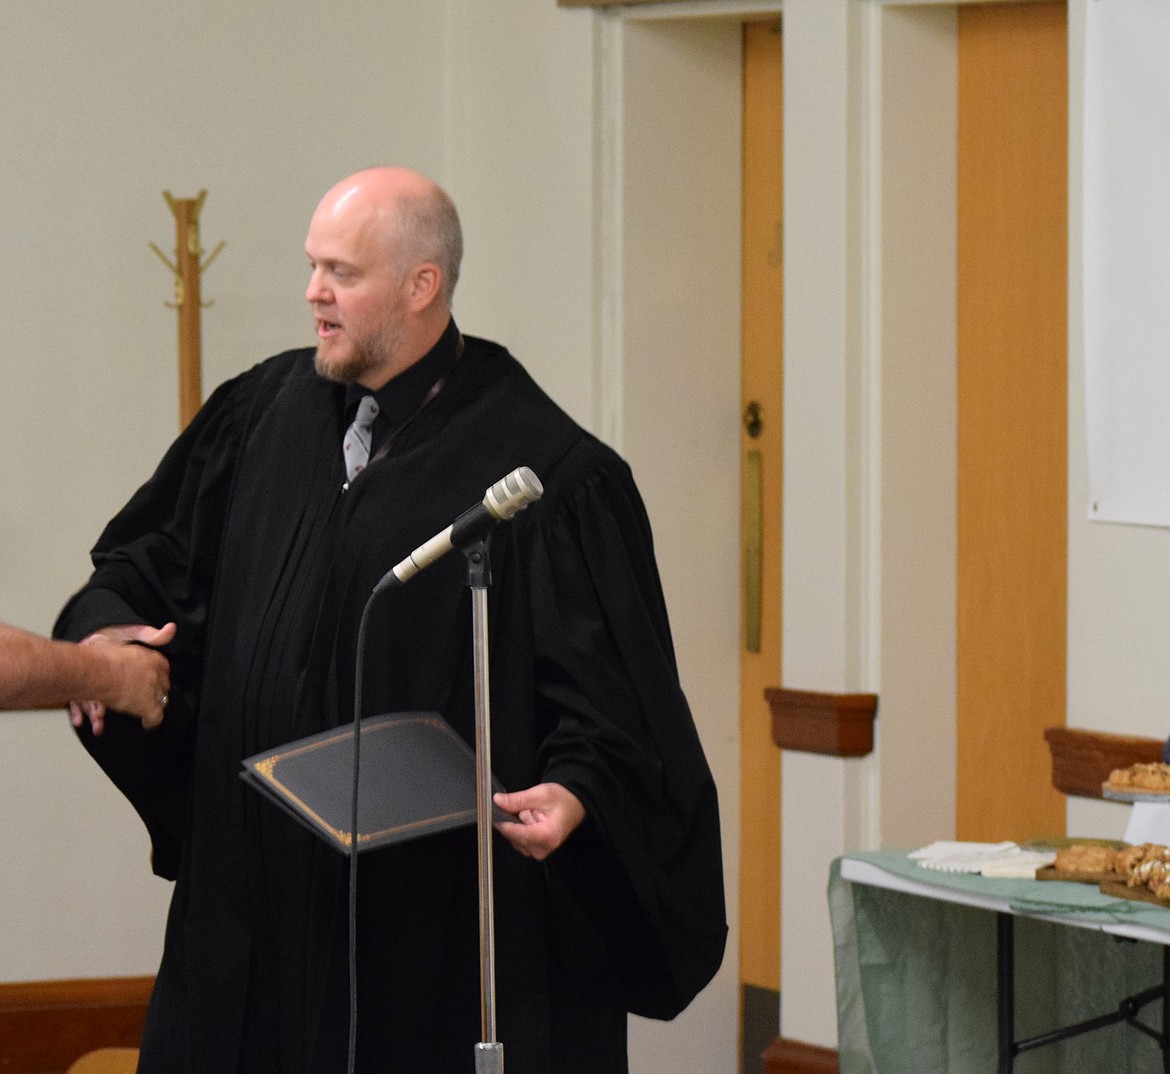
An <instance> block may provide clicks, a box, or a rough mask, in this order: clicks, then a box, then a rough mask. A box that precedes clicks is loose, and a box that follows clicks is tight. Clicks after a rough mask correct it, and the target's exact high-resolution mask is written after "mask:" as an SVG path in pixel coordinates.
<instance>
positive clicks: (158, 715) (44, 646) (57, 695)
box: [0, 623, 175, 727]
mask: <svg viewBox="0 0 1170 1074" xmlns="http://www.w3.org/2000/svg"><path fill="white" fill-rule="evenodd" d="M143 630H145V631H148V632H149V636H150V640H146V639H145V638H144V639H142V640H144V641H146V644H149V645H165V644H167V643H168V642H169V641H170V640H171V638H173V637H174V633H175V627H174V624H172V623H168V624H167V625H166V626H165V627H163V628H162V629H161V630H153V629H152V628H143ZM87 640H88V639H87ZM169 689H170V667H169V665H168V663H167V659H166V657H165V656H163V655H162V654H161V653H157V652H155V651H153V649H150V648H146V647H144V646H143V645H115V644H103V645H98V644H86V645H74V644H73V643H72V642H64V641H50V640H49V639H48V638H42V637H39V636H38V635H36V634H30V633H28V632H26V631H23V630H18V629H17V628H15V627H10V626H3V625H0V708H5V709H42V708H54V707H56V706H58V705H66V704H69V705H70V707H71V709H72V708H73V706H74V705H75V704H83V705H87V706H89V705H92V706H100V708H101V715H102V716H103V717H104V713H105V707H106V706H108V707H110V708H112V709H116V710H118V711H120V712H128V713H130V714H132V715H134V716H137V717H139V718H140V719H141V720H142V722H143V725H144V726H146V727H154V726H157V724H159V723H160V722H161V721H162V716H163V708H164V707H165V700H166V695H167V691H168V690H169ZM77 698H92V699H93V700H92V701H87V702H82V703H78V702H76V699H77ZM78 722H79V721H78V720H77V718H76V717H75V719H74V723H75V724H77V723H78Z"/></svg>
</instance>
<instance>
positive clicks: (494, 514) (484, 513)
mask: <svg viewBox="0 0 1170 1074" xmlns="http://www.w3.org/2000/svg"><path fill="white" fill-rule="evenodd" d="M543 495H544V486H543V485H541V483H540V478H538V477H537V476H536V474H534V473H533V472H532V471H531V470H530V469H528V467H527V466H521V467H519V468H518V469H516V470H513V471H512V472H511V473H510V474H508V476H507V477H503V478H501V479H500V480H499V481H497V482H496V483H495V484H494V485H492V487H491V488H489V489H488V490H487V492H486V493H485V494H484V498H483V500H482V501H481V502H480V503H477V504H476V505H475V506H474V507H470V508H468V509H467V510H466V511H464V512H463V514H461V515H460V516H459V517H458V518H457V519H455V521H454V522H452V523H451V525H450V526H448V527H447V528H446V529H445V530H442V531H441V532H439V533H436V534H435V535H434V537H432V538H431V539H430V540H429V541H427V542H426V543H425V544H420V545H419V546H418V548H416V549H415V550H414V551H413V552H411V553H410V555H409V556H407V557H406V559H404V560H403V561H402V562H401V563H399V564H398V565H397V566H396V567H393V568H392V569H391V570H389V571H387V572H386V573H385V574H384V575H383V576H382V579H381V581H379V582H378V584H377V585H376V586H375V587H374V592H375V593H377V592H379V591H381V590H382V589H385V588H386V587H387V586H392V585H406V583H407V582H409V581H410V580H411V578H413V577H414V576H415V575H416V574H418V572H419V571H421V570H423V569H424V568H426V567H429V566H430V565H431V564H432V563H434V562H435V560H437V559H440V558H441V557H443V556H445V555H446V554H447V553H448V552H450V551H451V550H452V549H453V548H458V549H464V548H467V547H469V546H470V545H473V544H475V543H476V542H477V541H481V540H483V538H484V537H486V536H487V535H488V534H489V533H491V531H492V530H493V529H494V528H495V526H496V525H498V524H499V523H500V522H507V521H509V520H510V519H512V518H514V517H515V516H516V515H517V514H519V513H520V512H521V511H523V510H524V508H525V507H527V506H528V505H529V504H530V503H535V502H536V501H537V500H539V499H540V497H541V496H543Z"/></svg>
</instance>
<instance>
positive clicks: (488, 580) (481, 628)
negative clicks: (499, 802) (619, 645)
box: [463, 534, 504, 1074]
mask: <svg viewBox="0 0 1170 1074" xmlns="http://www.w3.org/2000/svg"><path fill="white" fill-rule="evenodd" d="M490 541H491V535H490V534H489V535H488V536H487V537H484V538H483V539H482V540H480V541H477V542H476V543H475V544H472V545H470V546H469V547H468V548H466V549H464V550H463V554H464V556H465V558H466V559H467V584H468V586H469V588H470V589H471V635H472V637H471V644H472V649H473V657H474V678H475V791H476V832H477V836H478V846H479V994H480V1026H481V1030H480V1031H481V1033H482V1036H483V1039H482V1040H481V1041H480V1042H479V1043H478V1044H477V1045H476V1046H475V1074H504V1046H503V1044H501V1043H500V1042H499V1041H497V1040H496V937H495V891H494V887H493V880H492V722H491V703H490V689H489V681H488V628H487V616H488V600H487V593H488V588H489V587H490V586H491V584H492V570H491V561H490V559H489V558H488V545H489V543H490Z"/></svg>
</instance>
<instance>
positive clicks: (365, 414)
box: [341, 395, 378, 481]
mask: <svg viewBox="0 0 1170 1074" xmlns="http://www.w3.org/2000/svg"><path fill="white" fill-rule="evenodd" d="M377 416H378V404H377V401H376V400H375V399H374V397H373V396H372V395H366V396H363V397H362V401H361V402H360V403H358V408H357V414H356V415H355V416H354V419H353V424H352V425H351V426H350V427H349V428H348V429H347V430H346V433H345V439H344V440H343V441H342V442H341V450H342V453H343V456H344V458H345V472H346V474H347V476H348V477H349V480H350V481H352V480H353V479H354V478H355V477H357V475H358V474H360V473H361V472H362V471H363V470H364V469H365V468H366V463H367V462H369V461H370V443H371V441H372V439H373V432H374V419H375V418H376V417H377Z"/></svg>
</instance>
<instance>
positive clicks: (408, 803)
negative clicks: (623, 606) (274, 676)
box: [240, 712, 507, 853]
mask: <svg viewBox="0 0 1170 1074" xmlns="http://www.w3.org/2000/svg"><path fill="white" fill-rule="evenodd" d="M361 736H362V737H361V757H360V760H359V768H358V776H359V778H358V837H357V844H358V851H359V852H360V851H363V850H373V849H375V848H377V847H383V846H388V845H390V844H392V843H400V842H405V841H406V840H408V839H418V838H419V837H421V836H424V835H431V834H433V833H435V832H441V831H447V830H449V829H451V828H459V827H462V826H463V825H466V824H474V823H475V817H476V791H475V751H474V750H472V749H471V747H470V746H468V744H467V743H466V742H465V741H464V740H463V739H462V738H461V737H460V736H459V735H458V734H457V733H456V732H455V730H454V729H453V728H452V727H451V725H450V724H449V723H447V721H446V720H444V719H443V717H442V716H440V715H439V714H438V713H437V712H393V713H385V714H383V715H381V716H369V717H367V718H366V719H364V720H362V721H361ZM240 775H241V777H242V778H243V779H244V780H245V781H246V782H247V783H249V784H250V785H251V786H252V787H255V788H256V789H257V790H259V791H261V792H262V793H263V794H264V795H266V796H267V797H268V798H270V799H271V800H272V801H274V802H275V803H276V804H277V805H279V806H280V807H281V808H283V809H285V810H286V811H287V812H289V813H291V814H292V816H293V817H295V818H296V819H297V820H299V821H300V822H301V823H302V824H304V825H306V826H307V827H308V828H309V829H310V830H311V831H313V832H315V833H316V834H317V835H319V836H320V837H321V838H322V839H324V840H325V841H326V842H327V843H329V844H330V845H331V846H333V847H335V848H336V849H338V850H340V851H343V852H344V853H349V849H350V846H351V844H352V837H351V831H352V828H351V824H352V819H353V725H352V724H347V725H346V726H345V727H339V728H336V729H334V730H331V731H323V732H321V733H320V734H316V735H310V736H309V737H308V738H302V739H298V740H297V741H295V742H289V743H287V744H286V745H284V746H280V747H278V748H277V749H274V750H269V751H268V752H266V753H261V754H257V755H256V756H254V757H249V758H247V759H246V760H245V761H244V771H243V772H241V773H240ZM494 786H495V789H496V790H503V788H502V787H500V786H499V784H498V782H495V785H494ZM494 812H495V817H496V819H507V816H506V814H503V813H502V812H500V811H499V810H495V811H494Z"/></svg>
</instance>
